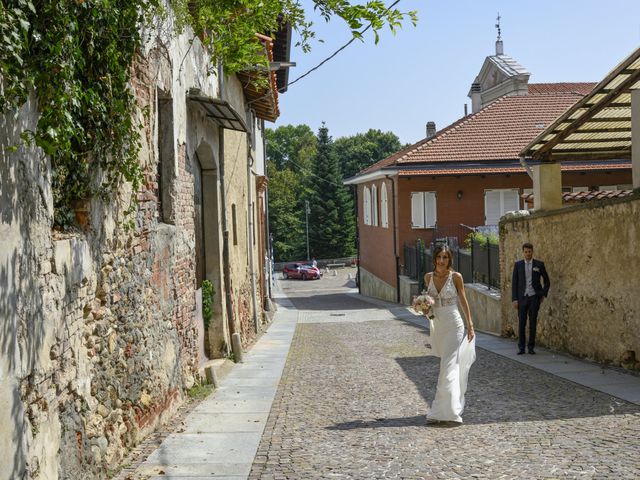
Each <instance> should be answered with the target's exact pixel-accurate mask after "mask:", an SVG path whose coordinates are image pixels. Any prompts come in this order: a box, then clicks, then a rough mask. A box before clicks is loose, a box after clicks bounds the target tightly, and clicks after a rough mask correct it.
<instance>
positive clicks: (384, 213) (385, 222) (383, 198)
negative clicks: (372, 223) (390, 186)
mask: <svg viewBox="0 0 640 480" xmlns="http://www.w3.org/2000/svg"><path fill="white" fill-rule="evenodd" d="M388 208H389V207H388V206H387V184H386V183H383V184H382V194H381V195H380V210H381V212H380V218H381V219H382V226H383V227H384V228H387V227H388V226H389V210H388Z"/></svg>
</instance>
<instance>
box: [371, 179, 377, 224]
mask: <svg viewBox="0 0 640 480" xmlns="http://www.w3.org/2000/svg"><path fill="white" fill-rule="evenodd" d="M371 225H373V226H374V227H377V226H378V188H377V187H376V186H375V185H372V186H371Z"/></svg>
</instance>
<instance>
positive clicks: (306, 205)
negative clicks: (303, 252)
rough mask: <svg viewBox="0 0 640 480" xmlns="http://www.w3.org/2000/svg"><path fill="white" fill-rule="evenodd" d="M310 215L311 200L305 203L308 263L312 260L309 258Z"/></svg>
mask: <svg viewBox="0 0 640 480" xmlns="http://www.w3.org/2000/svg"><path fill="white" fill-rule="evenodd" d="M309 213H311V211H310V210H309V200H305V201H304V224H305V230H306V232H307V262H308V261H309V260H310V258H309Z"/></svg>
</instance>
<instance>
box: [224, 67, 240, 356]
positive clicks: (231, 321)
mask: <svg viewBox="0 0 640 480" xmlns="http://www.w3.org/2000/svg"><path fill="white" fill-rule="evenodd" d="M223 76H224V72H223V71H222V63H221V62H218V90H219V93H218V96H219V97H220V99H221V100H222V99H223V98H222V97H223V92H224V80H223ZM218 139H219V140H218V158H219V160H220V161H219V164H220V169H219V170H220V185H221V186H222V195H220V197H221V198H220V204H221V205H220V207H221V208H220V209H221V210H222V269H223V275H224V295H225V304H226V307H227V325H228V328H229V338H230V340H231V338H232V335H234V334H235V333H236V324H235V318H234V312H233V297H232V293H233V291H232V288H231V264H230V260H229V225H228V221H227V202H226V192H225V183H224V164H225V161H224V127H222V126H219V127H218ZM233 345H234V342H233V341H231V348H232V349H233ZM233 353H234V356H235V358H240V357H241V354H242V352H235V351H234V352H233Z"/></svg>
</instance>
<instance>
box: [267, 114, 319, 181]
mask: <svg viewBox="0 0 640 480" xmlns="http://www.w3.org/2000/svg"><path fill="white" fill-rule="evenodd" d="M265 136H266V140H267V158H268V159H269V160H270V161H271V162H273V164H274V165H273V166H274V167H275V168H276V169H277V170H283V169H285V168H289V169H291V170H292V171H294V172H298V173H301V174H303V175H306V174H307V173H308V172H310V171H311V168H312V165H313V157H314V155H315V154H316V143H317V140H316V136H315V134H314V133H313V130H311V128H310V127H309V126H308V125H295V126H294V125H284V126H282V127H278V128H276V129H275V130H272V129H270V128H268V129H267V130H265Z"/></svg>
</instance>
